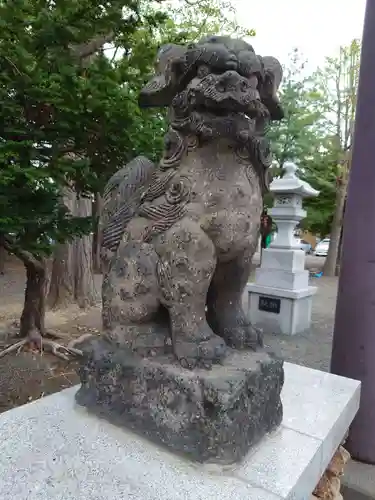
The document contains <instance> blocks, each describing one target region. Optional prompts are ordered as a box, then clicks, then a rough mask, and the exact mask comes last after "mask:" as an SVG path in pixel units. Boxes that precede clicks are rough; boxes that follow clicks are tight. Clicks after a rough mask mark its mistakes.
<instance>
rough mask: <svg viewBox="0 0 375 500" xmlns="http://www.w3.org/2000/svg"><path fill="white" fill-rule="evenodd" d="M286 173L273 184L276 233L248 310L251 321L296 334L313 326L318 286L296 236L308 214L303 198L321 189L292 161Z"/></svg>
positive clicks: (265, 253) (253, 285)
mask: <svg viewBox="0 0 375 500" xmlns="http://www.w3.org/2000/svg"><path fill="white" fill-rule="evenodd" d="M284 171H285V173H284V175H283V177H281V178H280V179H275V180H273V181H272V183H271V185H270V191H271V192H272V193H273V194H274V206H273V208H272V209H271V210H269V214H270V215H271V217H272V218H273V220H274V222H275V224H276V225H277V229H278V232H277V236H276V238H275V240H274V241H273V242H272V243H271V245H270V247H269V248H267V249H265V250H263V252H262V262H261V267H260V268H259V269H257V270H256V278H255V283H251V284H248V286H247V292H248V299H249V300H248V309H249V317H250V320H251V322H252V323H253V324H254V325H256V326H259V327H261V328H263V329H264V330H265V331H270V332H272V333H283V334H286V335H294V334H296V333H300V332H302V331H304V330H306V329H308V328H309V327H310V324H311V304H312V297H313V295H314V294H315V292H316V287H312V286H309V272H308V271H307V270H305V252H304V251H303V250H301V249H300V247H299V246H298V244H297V241H296V239H295V237H294V231H295V227H296V226H297V224H298V223H299V222H300V221H301V220H302V219H304V218H305V217H306V211H305V210H304V209H303V208H302V200H303V199H304V198H308V197H312V196H318V194H319V192H318V191H316V190H315V189H313V188H312V187H311V186H310V185H309V184H308V183H307V182H304V181H302V180H301V179H299V178H298V177H297V175H296V171H297V167H296V165H294V164H293V163H291V162H287V163H285V165H284Z"/></svg>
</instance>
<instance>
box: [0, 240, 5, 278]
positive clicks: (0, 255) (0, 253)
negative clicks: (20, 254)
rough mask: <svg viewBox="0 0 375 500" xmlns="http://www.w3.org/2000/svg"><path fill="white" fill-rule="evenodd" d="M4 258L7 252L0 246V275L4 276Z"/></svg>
mask: <svg viewBox="0 0 375 500" xmlns="http://www.w3.org/2000/svg"><path fill="white" fill-rule="evenodd" d="M6 256H7V251H6V250H5V248H4V247H3V246H2V245H0V274H4V271H5V260H6Z"/></svg>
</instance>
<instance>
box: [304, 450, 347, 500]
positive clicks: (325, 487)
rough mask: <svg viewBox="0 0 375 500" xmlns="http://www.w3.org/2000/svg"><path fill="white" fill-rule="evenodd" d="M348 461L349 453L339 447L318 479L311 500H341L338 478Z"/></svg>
mask: <svg viewBox="0 0 375 500" xmlns="http://www.w3.org/2000/svg"><path fill="white" fill-rule="evenodd" d="M349 459H350V454H349V452H348V451H346V449H345V448H343V447H342V446H340V447H339V449H338V450H337V451H336V453H335V454H334V456H333V458H332V460H331V462H330V464H329V465H328V467H327V470H326V471H325V472H324V474H323V476H322V477H321V478H320V481H319V483H318V484H317V486H316V488H315V490H314V492H313V495H312V497H311V500H342V495H341V492H340V490H341V479H340V478H341V476H342V475H343V474H344V468H345V465H346V463H347V462H348V461H349Z"/></svg>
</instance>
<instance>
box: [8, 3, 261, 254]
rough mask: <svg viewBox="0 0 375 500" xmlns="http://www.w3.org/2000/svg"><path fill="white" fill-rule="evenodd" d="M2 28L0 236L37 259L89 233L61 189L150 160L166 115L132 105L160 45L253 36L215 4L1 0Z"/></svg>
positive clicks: (226, 7)
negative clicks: (72, 212)
mask: <svg viewBox="0 0 375 500" xmlns="http://www.w3.org/2000/svg"><path fill="white" fill-rule="evenodd" d="M0 28H1V31H0V99H1V103H0V104H1V110H0V116H1V125H2V126H1V135H0V237H4V236H6V238H7V241H8V242H9V241H10V242H11V248H12V249H13V250H17V249H23V250H27V251H28V252H30V253H31V254H33V255H34V256H36V257H37V258H40V257H41V256H43V255H45V254H48V253H50V252H51V251H52V247H51V245H50V243H49V242H50V241H51V239H52V240H54V241H58V242H63V241H67V240H70V239H72V238H74V237H75V236H79V235H81V234H84V233H87V232H88V231H90V230H91V227H92V220H91V218H77V217H72V216H71V215H70V214H69V213H68V211H67V210H66V208H65V206H64V205H63V204H62V203H61V195H62V192H63V190H64V188H65V187H66V186H73V187H74V189H75V190H76V191H78V193H80V195H81V196H89V195H92V193H94V192H97V191H100V190H101V189H102V187H103V185H104V183H105V181H106V180H107V178H108V177H109V176H110V175H111V174H112V173H113V171H114V170H117V169H118V168H120V167H121V166H123V165H124V164H125V163H126V162H128V161H129V160H130V159H131V158H133V157H134V156H136V155H138V154H144V155H146V156H148V157H149V158H150V159H153V160H155V161H157V159H158V158H159V157H160V154H161V151H162V147H163V134H164V130H165V127H166V120H165V111H164V110H159V111H152V110H145V111H143V110H140V109H139V108H138V103H137V99H138V92H139V89H140V88H141V86H142V85H143V84H144V83H145V81H146V80H147V78H148V76H149V74H150V73H151V72H152V71H153V64H154V58H155V53H156V51H157V49H158V47H159V46H160V45H161V44H163V43H166V42H182V43H185V42H189V41H194V40H196V39H198V38H200V37H201V36H204V35H207V34H210V33H237V34H238V35H240V36H242V35H244V34H246V35H251V34H252V33H250V32H248V31H247V30H244V29H243V28H241V27H240V26H239V25H238V23H237V21H236V19H235V16H234V11H233V8H232V7H231V5H230V3H227V2H225V1H224V0H212V1H208V0H200V1H199V3H197V4H194V5H192V4H191V3H190V2H189V1H188V0H180V2H179V3H176V2H172V3H170V2H168V1H165V2H164V1H160V2H157V1H156V2H155V1H153V2H151V1H149V0H109V1H107V2H104V3H102V2H100V1H99V2H98V1H97V0H96V1H94V0H59V2H53V1H50V0H12V1H10V0H9V1H5V0H3V1H0ZM105 43H107V45H105ZM108 43H110V44H111V45H110V46H108ZM8 245H9V243H8Z"/></svg>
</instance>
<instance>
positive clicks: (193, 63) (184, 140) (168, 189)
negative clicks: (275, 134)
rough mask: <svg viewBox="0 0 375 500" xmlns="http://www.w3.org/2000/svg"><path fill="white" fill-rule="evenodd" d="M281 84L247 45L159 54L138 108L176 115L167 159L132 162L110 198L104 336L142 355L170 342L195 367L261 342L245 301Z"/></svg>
mask: <svg viewBox="0 0 375 500" xmlns="http://www.w3.org/2000/svg"><path fill="white" fill-rule="evenodd" d="M281 77H282V69H281V66H280V64H279V62H278V61H277V60H276V59H274V58H272V57H263V58H262V57H260V56H258V55H256V54H255V52H254V50H253V48H252V47H251V45H249V44H248V43H245V42H243V41H241V40H236V39H231V38H227V37H220V36H211V37H208V38H205V39H203V40H201V41H200V42H199V43H197V44H191V45H188V46H186V47H183V46H177V45H166V46H164V47H162V48H161V49H160V51H159V54H158V60H157V74H156V75H155V76H154V77H153V78H152V79H151V81H150V82H149V83H148V84H147V85H146V86H145V87H144V88H143V90H142V91H141V94H140V98H139V104H140V106H141V107H152V106H154V107H168V108H169V129H168V131H167V133H166V135H165V149H164V153H163V157H162V158H161V160H160V162H159V164H158V165H154V164H153V163H152V162H150V161H149V160H147V158H144V157H138V158H135V159H134V160H133V161H132V162H130V163H129V164H128V165H126V166H125V167H124V168H122V169H121V170H119V171H118V172H116V173H115V174H114V175H113V177H112V178H111V179H110V180H109V182H108V184H107V186H106V188H105V193H104V209H103V214H102V218H101V224H102V228H103V239H102V251H103V260H104V268H105V272H104V279H103V291H102V295H103V325H104V329H105V334H106V336H107V338H109V339H111V340H113V341H114V342H116V343H118V344H119V345H126V346H128V347H129V348H131V349H133V350H134V351H137V352H138V353H140V354H141V355H149V354H150V353H158V352H160V350H165V348H166V345H167V344H168V343H169V344H170V345H171V346H172V349H173V352H174V354H175V356H176V357H177V358H178V359H179V360H180V362H181V363H182V364H183V365H184V364H186V365H187V366H191V365H195V364H196V363H197V362H199V363H202V364H203V365H210V364H211V363H213V362H218V361H220V360H221V359H222V358H223V356H225V353H226V346H231V347H234V348H246V347H247V348H253V349H256V348H257V346H258V345H260V344H261V338H260V334H259V331H258V330H256V329H255V328H253V327H252V326H251V324H250V322H249V320H248V318H247V317H246V315H245V314H244V312H243V309H242V304H241V303H242V294H243V290H244V287H245V284H246V282H247V280H248V277H249V273H250V269H251V259H252V256H253V253H254V252H255V249H256V246H257V241H258V235H259V221H260V214H261V211H262V195H263V193H264V191H265V190H266V189H267V169H268V167H269V166H270V164H271V152H270V145H269V141H268V140H267V138H266V136H265V133H266V130H267V127H268V125H269V122H270V121H271V120H280V119H281V118H282V117H283V111H282V108H281V106H280V104H279V101H278V98H277V96H276V92H277V89H278V86H279V84H280V81H281ZM165 339H170V342H168V341H167V343H165Z"/></svg>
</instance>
